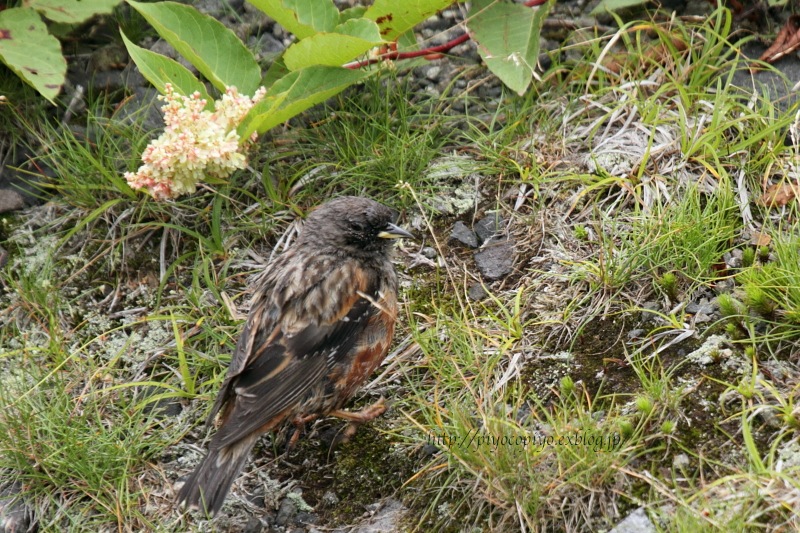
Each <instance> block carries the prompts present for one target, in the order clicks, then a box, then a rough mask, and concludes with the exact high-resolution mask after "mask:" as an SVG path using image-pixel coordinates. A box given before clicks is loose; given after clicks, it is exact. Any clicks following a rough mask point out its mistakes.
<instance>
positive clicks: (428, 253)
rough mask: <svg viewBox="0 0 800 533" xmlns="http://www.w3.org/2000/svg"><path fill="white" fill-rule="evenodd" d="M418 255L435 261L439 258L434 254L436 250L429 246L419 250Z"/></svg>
mask: <svg viewBox="0 0 800 533" xmlns="http://www.w3.org/2000/svg"><path fill="white" fill-rule="evenodd" d="M419 253H420V254H422V256H423V257H427V258H428V259H436V258H437V257H438V256H439V254H437V253H436V248H433V247H431V246H426V247H425V248H423V249H422V250H420V252H419Z"/></svg>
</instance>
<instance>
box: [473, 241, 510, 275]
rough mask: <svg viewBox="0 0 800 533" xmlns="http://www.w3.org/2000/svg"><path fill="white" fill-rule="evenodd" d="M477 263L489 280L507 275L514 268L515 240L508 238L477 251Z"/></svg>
mask: <svg viewBox="0 0 800 533" xmlns="http://www.w3.org/2000/svg"><path fill="white" fill-rule="evenodd" d="M475 264H476V266H477V267H478V270H480V272H481V274H482V275H483V277H484V278H486V279H488V280H496V279H500V278H503V277H505V276H507V275H508V274H510V273H511V272H512V271H513V270H514V242H513V241H508V240H507V241H501V242H498V243H496V244H490V245H489V246H487V247H485V248H484V249H483V250H481V251H480V252H476V253H475Z"/></svg>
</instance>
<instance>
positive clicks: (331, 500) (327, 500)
mask: <svg viewBox="0 0 800 533" xmlns="http://www.w3.org/2000/svg"><path fill="white" fill-rule="evenodd" d="M322 503H323V504H325V505H331V506H333V505H336V504H337V503H339V497H338V496H337V495H336V493H335V492H333V491H332V490H328V491H325V494H323V495H322Z"/></svg>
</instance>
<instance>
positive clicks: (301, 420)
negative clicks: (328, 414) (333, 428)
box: [286, 415, 319, 453]
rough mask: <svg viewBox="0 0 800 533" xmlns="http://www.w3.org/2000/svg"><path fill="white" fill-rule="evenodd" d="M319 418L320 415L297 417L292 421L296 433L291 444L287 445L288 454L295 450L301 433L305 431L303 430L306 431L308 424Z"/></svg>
mask: <svg viewBox="0 0 800 533" xmlns="http://www.w3.org/2000/svg"><path fill="white" fill-rule="evenodd" d="M318 416H319V415H306V416H301V415H297V416H296V417H294V418H293V419H292V425H294V433H292V438H290V439H289V442H288V443H287V444H286V453H289V452H290V451H291V450H292V448H294V445H295V444H297V441H298V440H299V439H300V433H301V432H302V431H303V429H305V426H306V424H307V423H308V422H311V421H312V420H314V419H316V418H317V417H318Z"/></svg>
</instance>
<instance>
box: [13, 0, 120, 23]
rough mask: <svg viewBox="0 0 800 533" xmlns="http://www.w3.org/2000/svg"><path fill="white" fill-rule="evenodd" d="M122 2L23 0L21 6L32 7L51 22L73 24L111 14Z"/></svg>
mask: <svg viewBox="0 0 800 533" xmlns="http://www.w3.org/2000/svg"><path fill="white" fill-rule="evenodd" d="M121 1H122V0H91V1H87V0H24V1H23V2H22V5H23V6H25V7H32V8H33V9H35V10H36V11H38V12H39V13H41V14H42V15H44V16H45V17H47V18H48V19H50V20H52V21H53V22H66V23H68V24H75V23H78V22H83V21H84V20H86V19H88V18H89V17H91V16H92V15H102V14H108V13H111V12H112V11H113V10H114V6H116V5H117V4H119V3H120V2H121Z"/></svg>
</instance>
